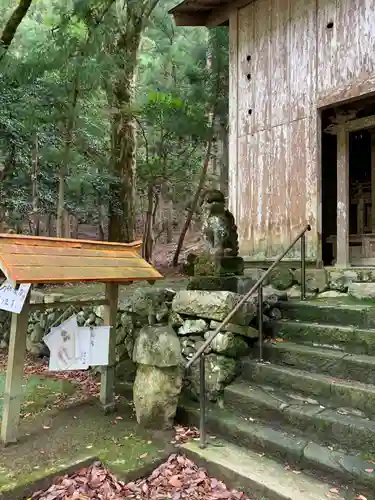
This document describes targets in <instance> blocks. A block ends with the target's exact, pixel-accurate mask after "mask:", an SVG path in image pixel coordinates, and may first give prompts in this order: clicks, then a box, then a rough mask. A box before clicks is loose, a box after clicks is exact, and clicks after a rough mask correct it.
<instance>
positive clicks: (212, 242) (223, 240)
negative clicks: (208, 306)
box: [185, 189, 244, 292]
mask: <svg viewBox="0 0 375 500" xmlns="http://www.w3.org/2000/svg"><path fill="white" fill-rule="evenodd" d="M201 213H202V238H203V241H204V249H203V250H202V252H201V253H200V254H199V255H189V256H188V258H187V265H186V266H185V270H186V272H187V274H189V275H190V276H194V278H193V279H192V280H191V283H190V285H189V288H191V289H197V288H198V289H205V290H208V289H212V290H230V291H233V292H237V291H238V290H237V288H238V283H239V281H238V279H237V278H236V277H237V276H242V275H243V271H244V261H243V259H242V258H241V257H239V255H238V250H239V247H238V231H237V226H236V222H235V220H234V216H233V214H232V213H231V212H230V211H229V210H228V209H227V208H226V207H225V197H224V194H223V193H222V192H221V191H218V190H217V189H210V190H207V191H206V192H205V193H204V194H203V197H202V203H201Z"/></svg>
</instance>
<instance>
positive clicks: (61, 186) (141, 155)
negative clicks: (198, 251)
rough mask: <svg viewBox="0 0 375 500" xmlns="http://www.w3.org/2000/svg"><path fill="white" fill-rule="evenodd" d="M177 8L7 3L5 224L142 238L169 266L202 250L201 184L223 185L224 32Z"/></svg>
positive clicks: (2, 115)
mask: <svg viewBox="0 0 375 500" xmlns="http://www.w3.org/2000/svg"><path fill="white" fill-rule="evenodd" d="M175 5H176V0H67V1H66V0H64V1H61V0H18V2H17V3H16V2H14V0H0V35H1V38H0V232H4V231H15V232H17V233H23V234H33V235H49V236H58V237H73V238H89V239H101V240H107V239H108V240H109V241H121V242H128V241H133V240H135V239H138V238H140V239H142V240H143V255H144V257H145V258H146V259H147V260H149V261H151V262H153V263H154V264H156V265H159V266H168V265H169V264H171V262H172V261H173V260H174V264H177V261H178V254H179V253H180V250H181V249H182V248H183V249H184V251H185V252H189V251H191V250H192V249H193V248H195V247H196V246H197V245H198V246H199V225H200V221H199V199H200V194H201V193H202V192H203V190H204V189H205V188H206V187H210V188H218V189H221V190H222V191H223V192H224V193H225V194H227V179H228V31H227V28H226V27H219V28H216V29H211V30H207V29H205V28H182V27H176V26H175V25H174V22H173V18H172V16H170V15H169V14H168V11H169V10H170V9H171V8H172V7H174V6H175ZM183 243H184V245H183Z"/></svg>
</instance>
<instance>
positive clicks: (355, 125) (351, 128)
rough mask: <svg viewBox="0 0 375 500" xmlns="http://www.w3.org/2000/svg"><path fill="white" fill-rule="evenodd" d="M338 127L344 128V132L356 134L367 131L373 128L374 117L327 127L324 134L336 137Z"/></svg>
mask: <svg viewBox="0 0 375 500" xmlns="http://www.w3.org/2000/svg"><path fill="white" fill-rule="evenodd" d="M340 127H344V129H345V130H346V132H357V131H358V130H363V129H369V128H374V127H375V115H370V116H365V117H364V118H357V119H355V120H349V121H347V122H345V123H344V124H342V123H340V124H339V125H335V124H332V125H329V126H328V127H327V128H326V129H325V132H326V133H327V134H331V135H337V133H338V130H339V129H340Z"/></svg>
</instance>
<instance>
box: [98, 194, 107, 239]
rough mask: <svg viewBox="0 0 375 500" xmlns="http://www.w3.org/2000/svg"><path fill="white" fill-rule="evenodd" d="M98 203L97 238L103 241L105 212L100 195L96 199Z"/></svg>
mask: <svg viewBox="0 0 375 500" xmlns="http://www.w3.org/2000/svg"><path fill="white" fill-rule="evenodd" d="M98 204H99V224H98V226H99V227H98V230H99V240H100V241H104V240H105V229H104V226H105V217H106V213H105V207H104V205H103V203H102V200H101V197H100V199H99V200H98Z"/></svg>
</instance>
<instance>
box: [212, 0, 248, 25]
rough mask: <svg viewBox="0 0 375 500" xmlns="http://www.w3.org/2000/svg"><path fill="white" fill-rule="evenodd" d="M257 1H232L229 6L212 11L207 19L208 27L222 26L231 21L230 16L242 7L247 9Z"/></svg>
mask: <svg viewBox="0 0 375 500" xmlns="http://www.w3.org/2000/svg"><path fill="white" fill-rule="evenodd" d="M254 1H255V0H231V1H230V2H228V4H227V5H224V6H223V7H219V8H216V9H212V11H211V12H210V13H209V15H208V16H207V19H206V26H207V27H208V28H213V27H215V26H220V25H221V24H223V23H225V22H227V21H228V20H229V17H230V14H231V13H232V12H234V11H236V10H238V9H242V7H246V5H249V4H250V3H253V2H254Z"/></svg>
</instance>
